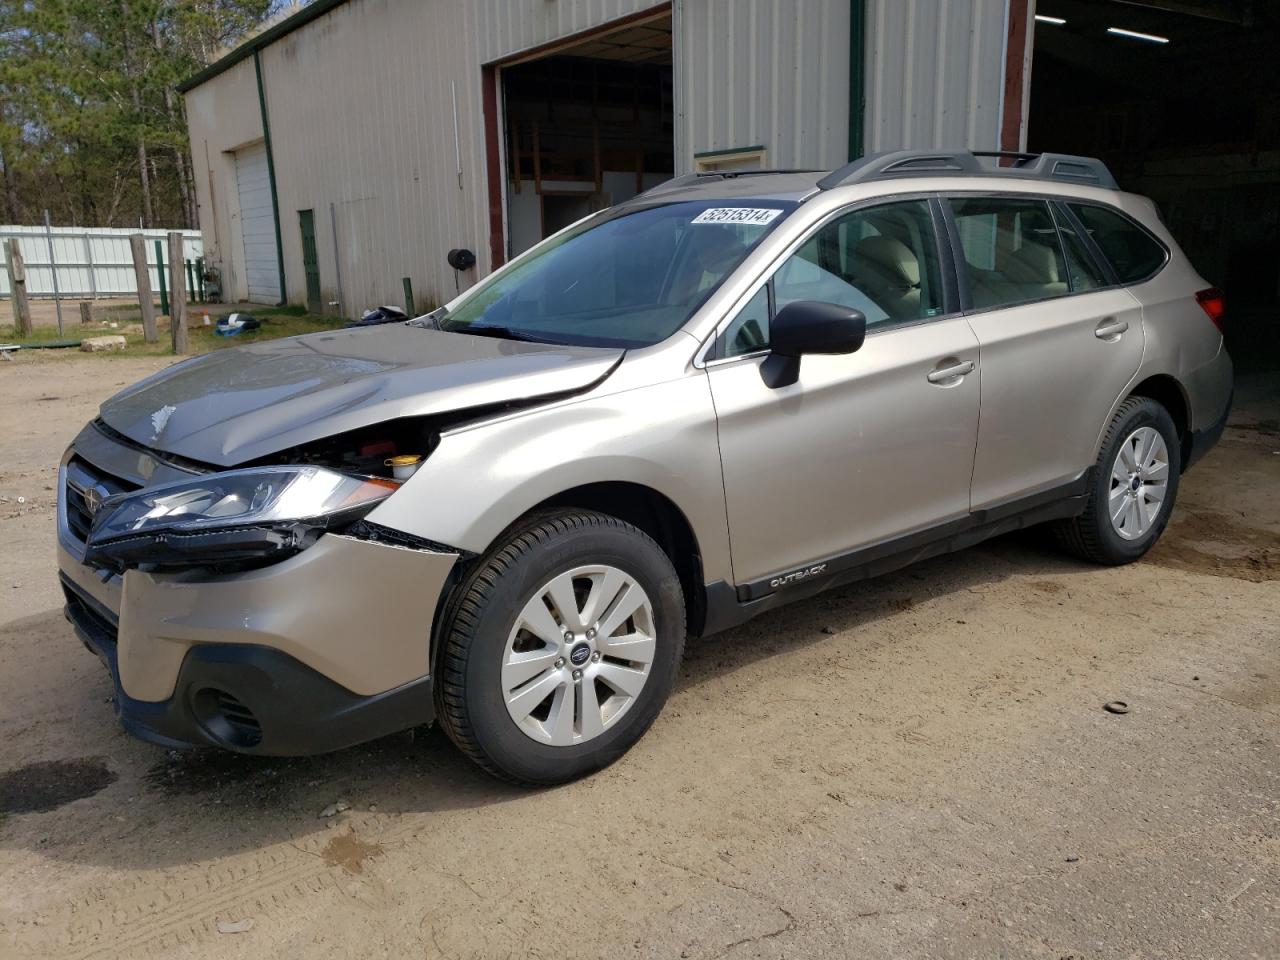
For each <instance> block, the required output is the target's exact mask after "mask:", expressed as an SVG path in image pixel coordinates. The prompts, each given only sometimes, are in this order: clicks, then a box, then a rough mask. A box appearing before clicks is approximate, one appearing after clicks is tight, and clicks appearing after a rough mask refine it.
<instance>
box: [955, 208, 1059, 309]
mask: <svg viewBox="0 0 1280 960" xmlns="http://www.w3.org/2000/svg"><path fill="white" fill-rule="evenodd" d="M951 208H952V210H953V212H954V214H955V219H956V227H957V229H958V231H959V234H960V246H961V250H962V252H963V254H964V256H963V262H962V263H961V268H962V269H964V270H965V271H966V272H967V273H968V276H969V291H970V295H971V297H972V300H973V306H974V307H976V308H978V309H989V308H992V307H1007V306H1012V305H1013V304H1017V303H1029V302H1031V301H1032V300H1045V299H1048V298H1050V297H1060V296H1063V295H1064V294H1066V293H1068V292H1069V291H1070V286H1069V281H1068V274H1067V268H1066V264H1065V263H1064V262H1063V259H1062V247H1061V246H1060V245H1059V243H1058V233H1057V230H1056V229H1055V227H1054V223H1053V217H1052V215H1051V214H1050V213H1049V205H1048V203H1046V202H1045V201H1043V200H1020V199H1015V198H1007V197H969V198H963V199H961V198H957V199H953V200H952V201H951Z"/></svg>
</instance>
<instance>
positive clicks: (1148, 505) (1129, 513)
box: [1107, 427, 1169, 540]
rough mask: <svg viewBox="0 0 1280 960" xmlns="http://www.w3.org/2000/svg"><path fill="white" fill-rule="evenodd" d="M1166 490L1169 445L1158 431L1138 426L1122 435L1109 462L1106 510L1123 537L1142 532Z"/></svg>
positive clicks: (1151, 521) (1151, 523) (1161, 505)
mask: <svg viewBox="0 0 1280 960" xmlns="http://www.w3.org/2000/svg"><path fill="white" fill-rule="evenodd" d="M1168 492H1169V448H1168V447H1167V446H1166V445H1165V442H1164V437H1163V436H1161V434H1160V431H1158V430H1156V429H1154V428H1153V427H1139V428H1138V429H1137V430H1134V431H1133V433H1131V434H1129V436H1128V437H1126V438H1125V441H1124V442H1123V443H1122V444H1120V449H1119V450H1118V451H1117V452H1116V458H1115V461H1114V462H1113V463H1112V464H1111V485H1110V492H1109V494H1108V497H1107V513H1108V515H1109V516H1110V517H1111V527H1112V529H1114V530H1115V532H1116V533H1118V534H1119V535H1120V536H1121V537H1122V538H1124V539H1125V540H1137V539H1139V538H1140V537H1142V536H1144V535H1146V533H1147V531H1149V530H1150V529H1151V528H1152V526H1154V525H1155V522H1156V520H1157V519H1158V518H1159V516H1160V511H1161V510H1163V509H1164V502H1165V497H1166V496H1167V494H1168Z"/></svg>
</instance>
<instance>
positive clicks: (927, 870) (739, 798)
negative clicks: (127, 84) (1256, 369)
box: [0, 355, 1280, 960]
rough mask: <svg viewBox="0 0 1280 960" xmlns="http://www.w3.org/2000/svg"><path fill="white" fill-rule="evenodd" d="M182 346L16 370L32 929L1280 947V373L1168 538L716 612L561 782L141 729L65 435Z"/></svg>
mask: <svg viewBox="0 0 1280 960" xmlns="http://www.w3.org/2000/svg"><path fill="white" fill-rule="evenodd" d="M163 362H164V361H161V360H146V361H134V360H128V359H114V360H111V361H102V360H95V359H94V358H60V357H59V358H51V357H35V356H29V355H28V356H20V357H19V359H18V360H16V361H14V362H13V363H6V364H3V365H0V438H3V442H2V445H0V448H2V451H3V457H2V458H0V498H3V499H0V536H2V537H3V543H4V545H5V546H4V549H3V553H2V556H3V558H4V562H3V570H2V571H0V810H7V811H9V812H8V814H7V816H6V815H0V817H3V819H0V956H3V957H5V958H8V957H13V958H18V957H22V958H33V957H53V956H57V957H129V958H144V957H161V956H163V957H170V956H172V957H192V958H205V957H245V958H249V957H253V958H259V957H277V956H279V957H285V956H289V957H293V956H308V957H311V956H315V957H332V958H346V957H356V956H359V957H395V958H401V957H450V958H459V960H461V958H471V957H477V958H490V957H565V956H606V955H607V956H610V957H613V958H630V957H662V958H667V957H672V958H674V957H695V958H713V957H717V958H718V957H725V958H734V960H742V958H748V957H760V958H779V957H804V958H812V957H856V958H879V957H894V958H952V957H954V958H961V957H965V958H968V957H1046V958H1053V960H1060V958H1067V957H1071V958H1076V960H1079V958H1091V960H1092V958H1103V957H1117V958H1132V957H1179V958H1191V957H1212V958H1225V957H1233V958H1234V957H1258V958H1264V957H1265V958H1275V957H1280V582H1278V579H1280V496H1277V493H1278V492H1280V389H1278V385H1277V382H1276V381H1274V380H1272V381H1269V382H1268V381H1261V380H1247V381H1243V382H1242V383H1241V384H1240V386H1239V392H1238V397H1239V401H1238V406H1237V412H1236V414H1235V416H1234V418H1233V421H1232V425H1231V427H1230V428H1229V429H1228V431H1227V434H1226V436H1225V438H1224V440H1223V442H1222V443H1221V444H1220V446H1219V447H1218V448H1217V449H1216V450H1215V451H1214V453H1212V454H1211V455H1210V457H1209V458H1207V459H1206V460H1205V461H1204V463H1203V464H1201V465H1200V466H1198V467H1197V468H1196V469H1195V470H1193V471H1191V472H1190V473H1189V474H1188V475H1187V477H1186V478H1185V481H1184V485H1183V487H1182V492H1181V496H1180V498H1179V504H1178V509H1177V512H1176V514H1175V518H1174V521H1173V524H1172V525H1171V527H1170V528H1169V531H1168V533H1167V535H1166V537H1165V539H1164V541H1163V542H1162V543H1161V544H1160V545H1159V547H1158V548H1157V549H1156V550H1155V551H1154V552H1153V553H1152V554H1151V556H1150V557H1149V558H1148V559H1147V560H1146V561H1144V562H1142V563H1139V564H1136V565H1132V566H1129V567H1125V568H1122V569H1099V568H1094V567H1088V566H1084V565H1082V564H1080V563H1076V562H1074V561H1071V560H1068V559H1064V558H1063V557H1061V556H1059V555H1058V554H1056V553H1054V552H1053V551H1051V550H1049V549H1047V548H1045V547H1044V546H1042V545H1041V543H1040V541H1039V540H1037V539H1036V538H1033V537H1028V536H1021V537H1012V538H1004V539H1001V540H998V541H994V542H992V543H989V544H986V545H984V546H981V547H978V548H976V549H973V550H970V551H968V552H966V553H962V554H957V555H953V556H950V557H945V558H940V559H937V560H933V561H929V562H927V563H925V564H923V565H920V566H917V567H914V568H911V569H908V570H904V571H902V572H899V573H897V574H894V575H891V576H887V577H884V578H882V579H880V580H877V581H874V582H871V583H867V584H862V585H859V586H856V587H853V588H850V589H846V590H843V591H841V592H838V593H834V594H828V595H825V596H823V597H820V598H817V599H816V600H814V601H811V602H808V603H804V604H800V605H797V606H793V607H791V608H788V609H785V610H782V611H779V612H776V613H774V614H772V615H769V616H766V617H764V618H762V619H760V620H758V621H756V622H753V623H751V624H749V625H747V626H745V627H743V628H740V629H737V630H734V631H732V632H729V633H726V634H723V635H719V636H715V637H711V638H708V639H706V640H702V641H697V642H694V643H692V644H691V645H690V648H689V652H688V656H687V659H686V662H685V665H684V672H683V678H682V680H681V681H680V682H679V684H678V687H677V690H676V692H675V694H674V696H673V697H672V700H671V702H670V704H669V705H668V707H667V709H666V711H665V713H664V714H663V716H662V717H660V718H659V720H658V722H657V724H656V725H655V726H654V728H653V729H652V731H650V733H649V734H648V735H647V736H646V737H645V739H644V740H643V741H642V742H641V743H640V744H639V745H638V747H637V748H636V749H635V750H633V751H632V752H631V754H630V755H628V756H627V757H626V758H624V759H623V760H622V761H620V762H619V763H618V764H616V765H615V766H614V767H612V768H611V769H609V770H607V771H605V772H603V773H601V774H599V775H597V776H594V777H592V778H590V779H587V780H585V781H583V782H580V783H577V784H574V785H571V786H567V787H563V788H560V789H554V790H543V791H528V790H520V789H516V788H512V787H508V786H504V785H502V784H499V783H496V782H494V781H492V780H490V779H488V778H487V777H486V776H485V775H483V774H482V773H480V772H479V771H478V770H477V769H475V768H473V767H472V766H471V765H470V764H469V763H468V762H467V761H465V760H464V759H462V758H461V757H460V756H459V755H458V754H457V753H456V752H455V751H454V750H453V749H452V747H451V746H450V745H449V743H448V741H447V740H446V739H445V738H444V737H443V735H441V734H440V733H438V732H427V733H423V732H419V733H417V734H416V735H413V736H410V735H407V734H406V735H401V736H395V737H390V738H388V739H386V740H383V741H380V742H378V743H374V744H371V745H368V746H364V747H359V748H354V749H351V750H346V751H344V752H342V753H339V754H335V755H331V756H327V757H318V758H312V759H306V760H296V761H279V760H252V759H245V758H239V757H234V756H227V755H220V754H217V753H195V754H186V755H181V754H176V753H168V752H166V751H164V750H160V749H158V748H155V747H152V746H149V745H147V744H143V743H140V742H137V741H135V740H133V739H131V738H129V737H128V736H126V735H125V734H123V733H122V732H121V731H120V730H119V729H118V727H117V725H116V722H115V720H114V717H113V715H112V709H111V704H110V703H109V702H108V701H109V697H110V695H111V689H110V686H109V684H108V679H107V676H106V675H105V673H104V671H103V669H102V667H101V665H100V664H99V663H98V661H97V659H96V658H94V657H93V656H92V655H91V654H89V653H87V652H86V651H85V650H84V649H82V648H81V646H80V644H79V643H78V642H77V641H76V639H75V638H74V636H73V634H72V631H71V629H70V628H69V627H68V626H67V624H66V623H65V622H64V620H63V618H62V613H61V609H60V607H61V600H60V597H59V591H58V588H57V585H56V581H55V577H54V549H53V537H54V529H53V523H54V519H53V518H54V498H55V492H54V489H53V486H54V477H55V465H56V463H57V460H58V457H59V454H60V453H61V451H62V449H63V447H64V445H65V444H66V443H67V441H69V440H70V439H71V437H72V436H73V435H74V434H75V432H76V431H77V430H78V428H79V427H80V425H81V424H82V423H83V422H84V421H85V420H86V419H87V418H89V417H90V416H92V414H93V412H94V410H95V407H96V405H97V404H98V402H99V401H100V400H102V399H103V398H104V397H106V396H108V395H109V394H110V393H112V392H113V391H114V390H115V389H117V388H118V387H120V386H122V385H124V384H125V383H127V382H129V381H132V380H134V379H136V378H138V377H140V376H142V375H143V374H145V373H148V372H150V371H151V370H153V369H156V368H157V367H158V366H160V365H162V363H163ZM19 497H23V498H25V502H21V503H20V502H19V501H18V498H19ZM353 642H358V639H357V638H353ZM1112 700H1124V701H1127V702H1128V704H1129V706H1130V712H1129V713H1127V714H1125V715H1114V714H1111V713H1108V712H1105V711H1104V710H1103V709H1102V705H1103V704H1104V703H1105V702H1107V701H1112ZM338 801H343V802H345V803H347V804H349V806H350V809H348V810H346V811H344V812H342V813H339V814H338V815H337V816H335V817H333V818H330V819H324V818H321V817H320V816H319V814H320V813H321V811H323V810H324V808H325V807H327V806H329V805H330V804H334V803H336V802H338ZM246 927H247V929H245V928H246ZM237 930H239V931H241V932H233V931H237Z"/></svg>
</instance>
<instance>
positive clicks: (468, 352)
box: [102, 324, 623, 467]
mask: <svg viewBox="0 0 1280 960" xmlns="http://www.w3.org/2000/svg"><path fill="white" fill-rule="evenodd" d="M622 353H623V351H622V350H619V349H612V348H599V347H567V346H559V345H555V344H542V343H523V342H518V341H513V340H499V339H495V338H492V337H479V336H471V335H466V334H458V333H447V332H444V331H439V330H430V329H426V328H422V327H409V326H405V325H403V324H394V325H385V326H379V327H375V328H373V329H364V330H360V329H353V330H336V331H333V332H325V333H312V334H307V335H306V336H302V337H291V338H289V339H286V340H272V341H268V342H266V343H256V344H252V345H249V346H244V347H239V348H235V349H228V350H219V351H216V352H214V353H211V354H208V355H206V356H203V357H198V358H195V359H192V360H188V361H185V362H183V363H179V364H176V365H174V366H173V367H170V368H169V369H167V370H163V371H161V372H160V373H157V374H154V375H153V376H150V377H148V378H147V379H145V380H142V381H140V382H139V383H136V384H134V385H133V386H132V387H129V388H128V389H126V390H123V391H122V392H120V393H118V394H116V395H115V396H114V397H112V398H111V399H110V400H108V401H107V402H106V403H104V404H103V405H102V419H103V420H104V421H105V422H106V423H107V425H108V426H110V427H111V428H112V429H114V430H117V431H119V432H120V433H122V434H124V435H125V436H126V437H128V438H129V439H131V440H133V441H135V442H137V443H140V444H142V445H144V446H147V447H151V448H153V449H156V450H161V451H164V452H167V453H172V454H176V455H178V456H181V457H187V458H189V459H191V460H198V461H201V462H203V463H209V464H214V465H216V466H224V467H230V466H235V465H237V464H240V463H244V462H246V461H249V460H255V459H257V458H259V457H263V456H266V455H268V454H271V453H275V452H277V451H279V450H284V449H287V448H289V447H293V446H296V445H298V444H300V443H309V442H310V441H313V440H319V439H321V438H323V437H327V436H331V435H333V434H336V433H343V432H345V431H347V430H354V429H357V428H359V427H365V426H370V425H372V424H376V423H382V422H385V421H388V420H395V419H397V418H400V417H410V416H424V415H428V414H435V413H446V412H449V411H453V410H464V409H467V408H470V407H479V406H485V405H488V404H492V403H506V402H511V401H517V400H524V399H530V398H534V397H538V396H542V395H545V394H551V393H562V392H566V391H572V390H580V389H583V388H585V387H588V386H590V385H591V384H592V383H594V382H595V381H597V380H599V379H601V378H602V377H604V376H605V375H606V374H607V373H609V371H610V370H611V369H612V368H613V367H614V365H615V364H616V363H617V362H618V360H619V359H620V358H621V357H622Z"/></svg>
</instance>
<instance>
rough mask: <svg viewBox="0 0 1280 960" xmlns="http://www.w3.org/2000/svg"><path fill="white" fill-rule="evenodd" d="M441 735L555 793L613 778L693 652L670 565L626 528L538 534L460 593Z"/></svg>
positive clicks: (507, 549) (597, 522)
mask: <svg viewBox="0 0 1280 960" xmlns="http://www.w3.org/2000/svg"><path fill="white" fill-rule="evenodd" d="M460 589H461V590H462V595H461V599H460V600H459V601H458V603H457V604H456V605H455V606H454V608H453V617H452V622H451V624H450V627H449V630H448V633H447V635H446V640H445V646H444V649H443V650H442V655H441V664H440V669H439V672H438V676H439V677H440V682H439V683H438V684H437V686H436V690H437V698H438V699H437V706H438V714H439V716H440V719H441V724H442V725H443V726H444V728H445V730H446V731H447V732H448V734H449V736H450V737H452V739H453V740H454V742H455V743H457V745H458V746H459V747H460V748H461V749H462V751H463V752H464V753H466V754H467V755H468V756H469V757H471V758H472V759H473V760H475V761H476V762H477V763H479V764H480V765H481V766H482V767H484V768H485V769H486V770H488V771H489V772H491V773H493V774H495V775H497V776H501V777H504V778H506V779H509V780H514V781H517V782H522V783H531V784H551V783H560V782H563V781H566V780H571V779H574V778H575V777H579V776H582V775H584V774H587V773H590V772H592V771H594V770H598V769H600V768H601V767H604V766H607V765H608V764H610V763H612V762H613V761H614V760H615V759H617V758H618V757H619V756H621V755H622V754H623V753H624V752H626V750H627V749H628V748H630V747H631V745H632V744H634V743H635V742H636V741H637V740H639V739H640V737H641V736H642V735H643V734H644V732H645V731H646V730H647V729H648V727H649V725H650V724H651V723H652V722H653V720H654V718H655V717H656V716H657V715H658V713H659V711H660V710H661V709H662V706H663V704H664V703H665V702H666V699H667V696H668V695H669V693H670V692H671V687H672V684H673V683H674V681H675V676H676V671H677V669H678V667H679V663H680V657H681V653H682V651H683V646H684V630H685V624H684V598H683V594H682V592H681V589H680V581H679V578H678V577H677V576H676V572H675V570H674V569H673V567H672V565H671V561H670V559H669V558H668V557H667V556H666V554H665V553H664V552H663V551H662V549H661V548H660V547H659V546H658V545H657V544H656V543H654V541H653V540H652V539H650V538H649V537H648V536H646V535H645V534H644V533H643V532H642V531H640V530H639V529H637V528H636V527H633V526H631V525H630V524H628V523H624V522H623V521H621V520H618V519H616V518H614V517H609V516H605V515H603V514H597V513H587V512H572V513H564V514H558V515H553V516H546V517H542V518H538V519H536V520H535V521H532V522H531V523H530V524H529V526H527V527H525V528H524V529H522V530H519V531H517V532H516V534H515V535H514V536H512V537H511V539H510V540H509V541H508V542H506V543H505V544H504V545H503V546H501V547H499V548H497V549H496V550H494V551H493V552H491V553H490V554H489V555H488V556H487V557H485V558H484V559H483V560H482V561H481V562H480V563H479V565H478V566H477V569H476V570H475V572H474V573H473V574H472V575H471V577H470V578H469V579H468V580H467V582H466V583H465V584H463V586H462V587H461V588H460Z"/></svg>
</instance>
